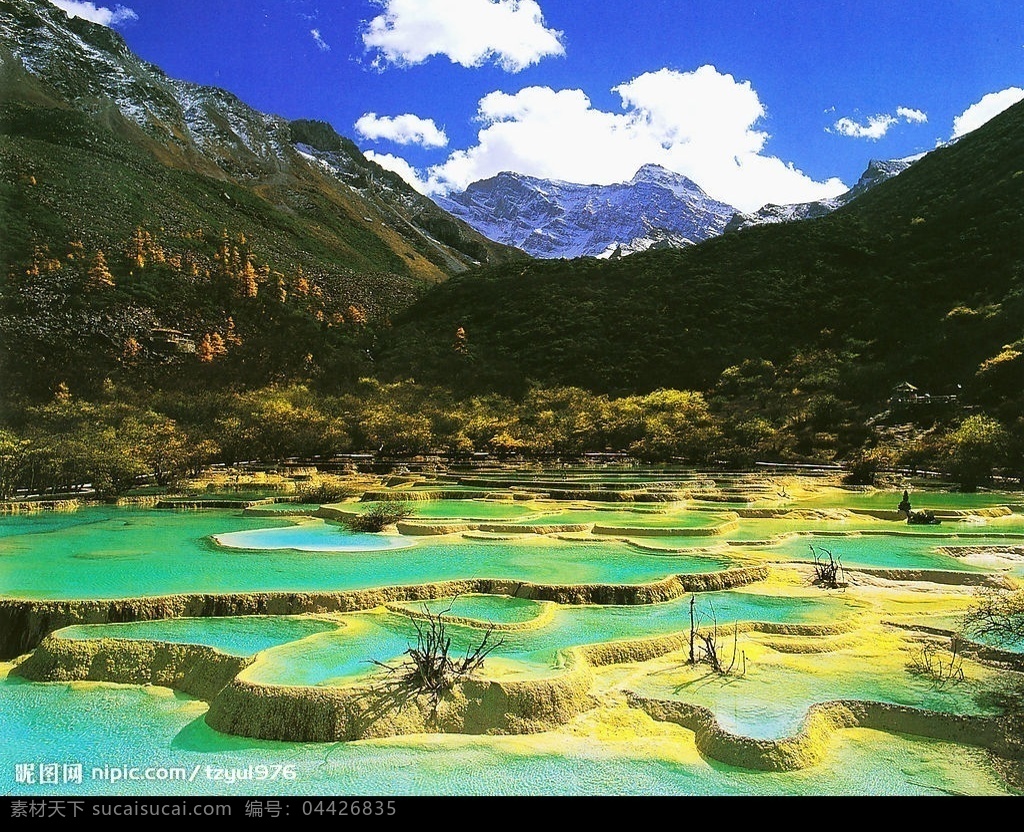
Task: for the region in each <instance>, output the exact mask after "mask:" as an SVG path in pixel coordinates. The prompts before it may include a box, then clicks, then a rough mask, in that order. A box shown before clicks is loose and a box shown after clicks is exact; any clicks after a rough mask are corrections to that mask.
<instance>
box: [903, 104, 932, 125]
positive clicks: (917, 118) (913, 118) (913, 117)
mask: <svg viewBox="0 0 1024 832" xmlns="http://www.w3.org/2000/svg"><path fill="white" fill-rule="evenodd" d="M896 115H898V116H899V117H900V118H901V119H903V120H904V121H906V122H907V123H909V124H925V123H926V122H927V121H928V114H927V113H925V112H923V111H921V110H915V109H914V108H913V107H897V108H896Z"/></svg>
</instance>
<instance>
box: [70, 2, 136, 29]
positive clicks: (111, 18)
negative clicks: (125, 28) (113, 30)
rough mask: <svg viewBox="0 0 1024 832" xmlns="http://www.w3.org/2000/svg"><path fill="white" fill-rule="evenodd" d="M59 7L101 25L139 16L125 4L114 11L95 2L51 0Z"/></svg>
mask: <svg viewBox="0 0 1024 832" xmlns="http://www.w3.org/2000/svg"><path fill="white" fill-rule="evenodd" d="M50 2H51V3H53V5H55V6H56V7H57V8H58V9H61V10H62V11H64V12H66V13H67V15H68V16H69V17H80V18H82V19H83V20H91V21H92V22H93V23H99V24H100V25H101V26H117V25H118V24H119V23H124V22H126V21H128V20H138V19H139V16H138V15H137V14H136V13H135V12H134V11H133V10H132V9H129V8H126V7H125V6H115V7H114V9H113V11H111V10H110V9H107V8H104V7H103V6H99V7H97V6H96V4H95V3H88V2H82V0H50Z"/></svg>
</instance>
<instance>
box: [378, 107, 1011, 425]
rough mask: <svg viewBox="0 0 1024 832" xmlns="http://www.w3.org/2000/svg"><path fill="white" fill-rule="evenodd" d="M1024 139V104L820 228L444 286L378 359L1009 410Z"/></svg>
mask: <svg viewBox="0 0 1024 832" xmlns="http://www.w3.org/2000/svg"><path fill="white" fill-rule="evenodd" d="M1022 128H1024V106H1021V105H1018V106H1016V107H1014V108H1012V109H1011V110H1009V111H1007V112H1005V113H1004V114H1002V115H1001V116H1000V117H998V118H996V119H994V120H993V121H991V122H990V123H989V124H987V125H985V126H984V127H983V128H981V129H979V130H977V131H976V132H974V133H972V134H970V135H968V136H966V137H964V138H963V139H961V140H960V141H958V142H956V143H955V144H953V145H951V146H949V147H945V148H941V149H937V150H935V151H933V152H932V153H930V154H928V156H927V157H925V158H924V159H922V160H921V161H920V162H918V163H917V164H915V165H914V166H913V167H911V168H910V169H909V170H907V171H906V172H905V173H903V174H902V175H900V176H899V177H897V178H895V179H893V180H891V181H889V182H886V183H884V184H882V185H879V186H878V187H877V188H875V189H873V190H871V191H870V192H869V193H867V194H865V195H864V196H862V197H861V198H860V199H858V200H856V201H855V202H853V203H852V204H850V205H849V206H847V207H846V208H843V209H841V210H839V211H837V212H836V213H834V214H832V215H829V216H827V217H823V218H821V219H816V220H808V221H804V222H798V223H793V224H785V225H778V226H771V227H760V228H751V229H748V230H746V231H742V232H740V233H738V234H735V235H727V236H725V237H723V238H719V239H715V240H711V241H708V242H705V243H703V244H701V245H699V246H695V247H693V248H691V249H688V250H684V251H656V252H648V253H643V254H637V255H634V256H631V257H629V258H626V259H624V260H621V261H619V262H610V263H606V262H597V261H593V260H576V261H558V262H537V261H535V262H531V263H529V264H526V265H523V264H515V265H511V264H510V265H505V266H498V267H494V268H490V269H485V270H482V271H480V272H476V273H474V274H473V275H472V277H469V278H461V279H455V280H452V281H450V282H448V283H446V284H445V285H442V286H438V287H436V288H434V289H432V290H431V291H430V292H429V293H428V294H427V295H425V296H424V297H423V298H422V299H421V300H420V301H418V302H417V303H416V304H414V305H413V306H412V307H410V308H409V309H408V310H406V311H405V312H404V313H403V314H402V315H401V316H400V317H399V318H397V319H396V321H395V327H394V330H393V331H392V332H391V333H390V336H389V339H388V343H387V346H386V348H385V349H384V350H383V351H382V352H383V356H384V359H385V360H384V363H385V364H386V366H387V367H388V368H389V369H390V370H391V372H393V373H394V374H396V375H402V376H407V375H411V376H414V377H416V378H417V379H420V380H422V381H440V380H442V379H448V380H451V381H452V383H454V384H456V385H457V386H459V387H460V388H462V389H469V390H480V389H499V390H503V391H507V392H516V391H520V390H522V389H524V388H525V387H526V386H527V385H528V384H529V383H531V382H539V383H542V384H548V385H550V384H558V385H575V386H579V387H584V388H588V389H591V390H595V391H603V392H611V393H620V394H621V393H633V392H646V391H650V390H654V389H656V388H659V387H669V388H680V389H691V390H701V391H706V392H711V393H713V394H719V395H720V396H722V397H725V398H728V399H730V400H732V401H734V402H735V401H740V400H743V399H744V396H747V398H749V397H750V395H752V391H753V393H756V396H755V397H761V398H763V399H764V400H765V402H769V401H776V402H777V401H778V400H780V398H784V397H790V398H802V399H803V400H804V401H805V402H806V401H807V400H809V399H813V398H814V397H815V396H816V395H818V394H821V396H826V395H827V396H829V397H832V399H833V400H834V401H833V406H838V407H840V408H842V409H843V410H844V413H845V416H859V417H863V416H866V415H868V414H871V413H875V412H877V411H878V410H880V409H881V408H882V407H884V405H885V402H886V400H887V398H888V396H889V392H890V389H891V387H892V386H893V385H894V384H896V383H897V382H899V381H902V380H903V379H910V380H912V381H913V382H914V384H916V385H917V386H919V387H920V388H922V389H925V390H929V391H931V392H933V393H946V392H951V391H955V390H957V385H963V388H964V389H965V390H966V391H967V392H966V394H965V395H967V396H968V397H971V396H974V397H976V398H977V399H978V400H985V399H986V398H987V399H988V400H990V401H992V402H993V404H998V402H1002V403H1003V404H1004V405H1006V406H1013V405H1014V403H1017V404H1019V396H1020V386H1019V384H1018V385H1016V386H1015V385H1014V384H1012V383H1010V382H1009V381H1008V380H1009V379H1013V378H1016V379H1018V381H1019V380H1022V379H1021V375H1022V374H1021V369H1020V367H1021V363H1022V361H1024V359H1019V358H1018V357H1017V355H1018V353H1017V351H1016V348H1014V347H1010V348H1009V350H1004V345H1008V344H1013V343H1015V342H1017V341H1019V340H1020V339H1022V338H1024V298H1022V291H1024V163H1022V162H1021V159H1022V158H1024V139H1022V135H1024V131H1022ZM460 330H461V333H460V335H459V339H458V340H459V348H458V349H454V348H453V344H454V342H455V334H456V332H457V331H460ZM999 356H1002V357H1001V358H998V357H999ZM993 361H994V362H995V363H994V364H993ZM986 362H989V363H988V364H986ZM1015 374H1016V375H1015ZM744 391H746V392H744ZM836 403H837V404H836ZM748 404H749V401H748ZM764 406H765V405H762V407H764ZM755 409H756V406H755Z"/></svg>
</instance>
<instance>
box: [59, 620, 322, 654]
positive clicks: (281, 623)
mask: <svg viewBox="0 0 1024 832" xmlns="http://www.w3.org/2000/svg"><path fill="white" fill-rule="evenodd" d="M335 629H337V625H336V624H332V623H331V622H329V621H322V620H319V619H316V618H306V617H301V616H295V617H293V616H265V615H250V616H237V617H229V618H170V619H164V620H160V621H130V622H123V623H118V624H79V625H75V626H72V627H65V628H64V629H63V630H59V631H58V635H60V636H61V637H63V638H71V639H97V638H124V639H133V640H145V641H169V642H173V643H176V644H201V645H205V646H207V647H214V648H216V649H217V650H220V651H222V652H224V653H231V654H233V655H236V656H251V655H254V654H256V653H259V652H260V651H261V650H266V649H268V648H270V647H277V646H278V645H281V644H286V643H288V642H290V641H297V640H299V639H303V638H308V637H309V636H312V635H315V634H317V633H323V632H328V631H330V630H335Z"/></svg>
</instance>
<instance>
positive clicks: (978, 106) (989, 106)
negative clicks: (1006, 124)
mask: <svg viewBox="0 0 1024 832" xmlns="http://www.w3.org/2000/svg"><path fill="white" fill-rule="evenodd" d="M1021 100H1024V90H1022V89H1021V88H1020V87H1008V88H1007V89H1005V90H1001V91H1000V92H990V93H989V94H988V95H986V96H984V97H983V98H982V99H981V101H978V102H976V103H975V104H972V105H971V106H970V107H968V108H967V109H966V110H964V111H963V112H962V113H961V114H960V115H958V116H957V117H956V118H954V119H953V136H952V138H954V139H959V138H960V137H961V136H963V135H965V134H967V133H970V132H971V131H972V130H977V129H978V128H979V127H981V125H983V124H984V123H985V122H986V121H988V120H989V119H991V118H994V117H995V116H997V115H999V114H1000V113H1001V112H1003V110H1006V109H1008V108H1009V107H1012V106H1013V105H1014V104H1016V103H1017V102H1018V101H1021Z"/></svg>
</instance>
